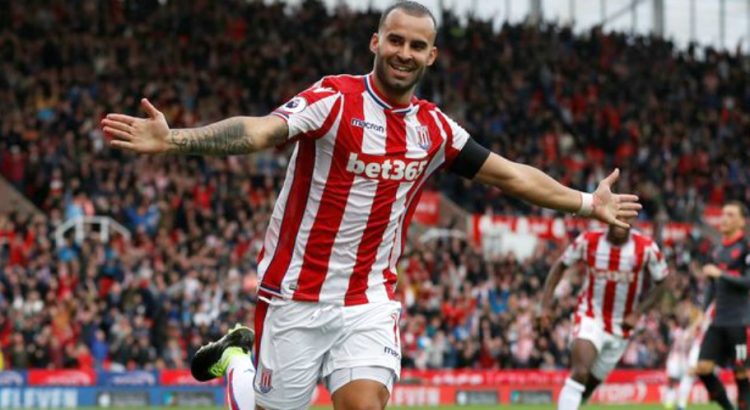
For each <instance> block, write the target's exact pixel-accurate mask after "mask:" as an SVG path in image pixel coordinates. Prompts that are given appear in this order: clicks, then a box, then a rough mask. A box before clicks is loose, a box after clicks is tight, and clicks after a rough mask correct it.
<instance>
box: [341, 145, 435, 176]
mask: <svg viewBox="0 0 750 410" xmlns="http://www.w3.org/2000/svg"><path fill="white" fill-rule="evenodd" d="M363 156H364V155H363ZM367 157H370V158H372V161H365V160H363V159H360V157H359V154H357V153H355V152H352V153H351V154H349V162H347V164H346V170H347V171H349V172H351V173H353V174H354V175H358V176H363V177H366V178H369V179H384V180H387V181H414V180H415V179H417V178H419V176H420V175H422V172H424V169H425V167H426V166H427V161H409V162H406V161H403V160H400V159H385V160H384V159H382V158H383V157H375V156H367Z"/></svg>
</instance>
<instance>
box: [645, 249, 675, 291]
mask: <svg viewBox="0 0 750 410" xmlns="http://www.w3.org/2000/svg"><path fill="white" fill-rule="evenodd" d="M646 249H647V252H648V253H647V255H646V257H647V258H648V260H647V264H648V265H647V266H648V272H649V274H650V275H651V278H652V279H653V280H655V281H657V282H660V281H662V280H663V279H664V278H666V277H667V275H669V268H668V267H667V261H666V259H665V258H664V254H663V253H661V250H660V249H659V246H658V245H657V244H656V242H651V244H650V245H649V246H648V248H646Z"/></svg>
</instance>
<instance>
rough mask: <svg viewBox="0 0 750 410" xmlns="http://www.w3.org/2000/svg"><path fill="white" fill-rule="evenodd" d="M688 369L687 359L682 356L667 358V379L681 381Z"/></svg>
mask: <svg viewBox="0 0 750 410" xmlns="http://www.w3.org/2000/svg"><path fill="white" fill-rule="evenodd" d="M688 369H689V367H688V361H687V358H686V357H685V356H684V355H682V354H676V353H673V354H670V355H669V356H667V377H668V378H670V379H673V380H678V379H681V378H682V376H684V375H686V374H687V371H688Z"/></svg>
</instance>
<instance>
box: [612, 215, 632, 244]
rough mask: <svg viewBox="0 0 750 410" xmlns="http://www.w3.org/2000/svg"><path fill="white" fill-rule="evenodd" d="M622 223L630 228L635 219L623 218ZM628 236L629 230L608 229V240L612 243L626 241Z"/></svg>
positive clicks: (614, 227)
mask: <svg viewBox="0 0 750 410" xmlns="http://www.w3.org/2000/svg"><path fill="white" fill-rule="evenodd" d="M623 222H625V223H627V224H628V225H631V226H632V225H633V223H634V222H635V218H625V219H624V220H623ZM628 235H630V228H627V229H626V228H620V227H619V226H610V227H609V239H610V240H613V241H614V242H617V243H620V242H625V241H626V240H627V239H628Z"/></svg>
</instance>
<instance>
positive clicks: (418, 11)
mask: <svg viewBox="0 0 750 410" xmlns="http://www.w3.org/2000/svg"><path fill="white" fill-rule="evenodd" d="M397 9H398V10H401V11H403V12H404V13H406V14H408V15H410V16H415V17H424V16H429V17H430V19H431V20H432V24H433V25H434V26H435V30H436V31H437V20H435V16H434V15H433V14H432V12H431V11H430V9H428V8H427V7H425V6H424V5H422V4H420V3H417V2H416V1H412V0H398V1H395V2H393V4H391V5H390V6H388V7H387V8H386V9H385V10H383V13H382V14H380V22H378V30H380V28H381V27H383V23H385V19H386V18H387V17H388V15H389V14H391V12H392V11H393V10H397Z"/></svg>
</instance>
